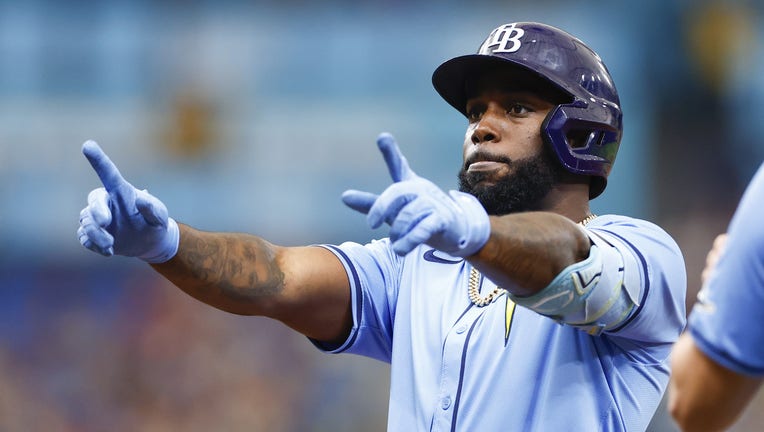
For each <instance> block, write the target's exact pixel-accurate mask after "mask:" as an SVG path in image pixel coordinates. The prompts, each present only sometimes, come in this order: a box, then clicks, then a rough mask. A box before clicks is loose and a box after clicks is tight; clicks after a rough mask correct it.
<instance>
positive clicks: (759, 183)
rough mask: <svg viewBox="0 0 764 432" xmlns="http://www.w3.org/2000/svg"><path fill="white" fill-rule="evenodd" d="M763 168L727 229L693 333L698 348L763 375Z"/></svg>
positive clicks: (741, 369)
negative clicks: (724, 243)
mask: <svg viewBox="0 0 764 432" xmlns="http://www.w3.org/2000/svg"><path fill="white" fill-rule="evenodd" d="M763 214H764V166H762V167H761V168H759V171H758V172H757V173H756V175H755V176H754V178H753V180H751V183H750V185H749V186H748V188H747V189H746V192H745V194H744V195H743V198H742V199H741V201H740V204H739V205H738V209H737V210H736V211H735V215H734V216H733V218H732V221H731V222H730V226H729V229H728V231H727V233H728V237H727V245H726V249H725V251H724V252H723V253H722V254H721V256H720V257H719V261H718V262H717V264H716V268H715V269H714V270H713V271H712V272H711V274H710V277H709V279H708V281H707V282H706V285H705V286H704V287H703V288H702V289H701V291H700V294H699V295H698V300H699V302H698V303H696V305H695V306H694V307H693V310H692V313H691V314H690V324H689V331H690V334H691V335H692V336H693V339H694V340H695V343H696V345H697V346H698V347H699V348H700V349H701V350H702V351H703V352H704V353H705V354H706V355H708V356H709V357H710V358H712V359H714V360H715V361H716V362H717V363H719V364H721V365H723V366H725V367H727V368H728V369H731V370H733V371H735V372H738V373H741V374H746V375H753V376H764V325H762V321H761V316H762V309H764V220H762V215H763Z"/></svg>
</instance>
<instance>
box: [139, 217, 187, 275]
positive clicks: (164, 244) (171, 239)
mask: <svg viewBox="0 0 764 432" xmlns="http://www.w3.org/2000/svg"><path fill="white" fill-rule="evenodd" d="M179 245H180V229H179V228H178V223H177V222H175V219H173V218H167V228H166V232H165V235H164V237H162V239H161V240H160V241H159V242H158V243H157V245H156V246H155V247H154V248H152V249H151V250H149V251H148V252H146V253H144V254H143V255H141V256H139V257H138V258H140V259H141V260H143V261H146V262H147V263H149V264H161V263H163V262H167V261H169V260H170V259H172V257H174V256H175V255H176V254H177V253H178V246H179Z"/></svg>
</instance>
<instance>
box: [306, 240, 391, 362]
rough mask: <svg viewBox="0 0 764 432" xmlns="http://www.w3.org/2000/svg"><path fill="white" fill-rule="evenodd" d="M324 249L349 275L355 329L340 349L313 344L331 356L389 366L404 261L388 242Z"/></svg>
mask: <svg viewBox="0 0 764 432" xmlns="http://www.w3.org/2000/svg"><path fill="white" fill-rule="evenodd" d="M323 247H325V248H327V249H329V250H330V251H332V252H333V253H334V254H335V255H336V256H337V258H339V260H340V261H341V262H342V264H343V266H344V267H345V271H347V274H348V279H349V281H350V296H351V308H352V317H353V327H352V329H351V330H350V334H349V335H348V337H347V339H346V340H345V341H344V342H343V343H341V344H340V345H339V346H329V345H327V344H325V343H323V342H319V341H316V340H312V339H311V342H312V343H313V344H314V345H315V346H316V347H318V348H319V349H321V350H323V351H326V352H329V353H335V354H338V353H352V354H358V355H362V356H365V357H371V358H374V359H377V360H381V361H384V362H387V363H389V362H390V359H391V356H392V339H393V321H394V320H393V318H394V315H395V304H396V300H397V294H398V286H399V283H400V271H399V268H400V263H401V258H400V257H398V256H397V255H396V254H395V253H394V252H393V250H392V248H391V247H390V243H389V241H388V240H387V239H384V240H374V241H372V242H371V243H368V244H366V245H361V244H358V243H353V242H346V243H343V244H341V245H339V246H334V245H323Z"/></svg>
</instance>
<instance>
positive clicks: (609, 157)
mask: <svg viewBox="0 0 764 432" xmlns="http://www.w3.org/2000/svg"><path fill="white" fill-rule="evenodd" d="M501 65H503V67H507V65H509V66H511V67H514V66H516V67H518V68H520V69H521V70H524V71H528V72H531V73H532V74H534V75H537V76H538V77H540V78H542V79H543V80H545V81H546V82H549V83H551V84H553V85H554V86H555V87H556V88H557V89H559V90H562V91H563V92H564V93H566V94H567V95H569V96H570V97H571V99H572V100H570V101H569V102H566V103H562V104H560V105H557V106H556V107H555V108H553V109H552V111H550V113H549V115H548V116H547V117H546V119H545V120H544V123H543V124H542V126H541V135H542V137H543V139H544V142H546V143H547V144H549V145H551V147H552V148H553V149H554V152H555V154H556V155H557V158H558V159H559V161H560V162H561V163H562V165H563V167H565V169H567V170H568V171H570V172H573V173H576V174H584V175H589V176H592V182H591V187H590V190H589V197H590V198H595V197H597V196H598V195H599V194H601V193H602V191H603V190H604V189H605V186H606V185H607V177H608V174H609V173H610V169H611V168H612V166H613V163H614V162H615V156H616V153H617V152H618V146H619V145H620V142H621V135H622V132H623V124H622V113H621V106H620V105H621V104H620V100H619V98H618V92H617V91H616V88H615V84H614V83H613V80H612V78H611V77H610V73H609V72H608V70H607V68H606V67H605V64H604V63H603V62H602V60H601V59H600V57H599V56H598V55H597V53H595V52H594V51H592V49H591V48H589V47H588V46H586V44H584V43H583V42H582V41H581V40H579V39H578V38H576V37H574V36H572V35H570V34H568V33H566V32H564V31H562V30H560V29H558V28H555V27H552V26H549V25H546V24H540V23H534V22H516V23H511V24H504V25H502V26H500V27H498V28H496V29H494V30H493V31H492V32H491V34H490V35H489V36H488V38H487V39H486V40H485V41H484V42H483V44H482V45H481V46H480V49H479V50H478V53H477V54H470V55H465V56H460V57H456V58H453V59H451V60H448V61H446V62H445V63H443V64H441V65H440V66H439V67H438V68H437V69H436V70H435V72H434V73H433V75H432V83H433V85H434V86H435V90H437V91H438V93H440V95H441V96H442V97H443V99H445V100H446V102H448V103H449V104H451V105H452V106H453V107H454V108H456V109H457V110H459V112H461V113H462V114H464V115H465V116H466V115H467V114H466V112H465V110H466V102H467V97H468V95H467V94H466V85H467V84H468V83H469V82H470V81H471V80H472V79H474V78H475V77H476V76H477V75H478V74H480V73H481V72H483V71H485V70H488V69H490V68H495V67H497V66H501ZM574 137H575V138H574Z"/></svg>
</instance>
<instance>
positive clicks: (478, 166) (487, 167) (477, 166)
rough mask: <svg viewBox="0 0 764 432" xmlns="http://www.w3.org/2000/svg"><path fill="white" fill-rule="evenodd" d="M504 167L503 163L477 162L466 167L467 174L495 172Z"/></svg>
mask: <svg viewBox="0 0 764 432" xmlns="http://www.w3.org/2000/svg"><path fill="white" fill-rule="evenodd" d="M504 166H506V164H505V163H504V162H496V161H478V162H473V163H471V164H469V166H467V172H482V171H496V170H498V169H501V168H502V167H504Z"/></svg>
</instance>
